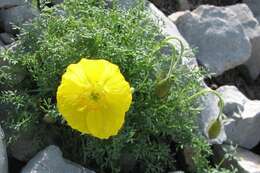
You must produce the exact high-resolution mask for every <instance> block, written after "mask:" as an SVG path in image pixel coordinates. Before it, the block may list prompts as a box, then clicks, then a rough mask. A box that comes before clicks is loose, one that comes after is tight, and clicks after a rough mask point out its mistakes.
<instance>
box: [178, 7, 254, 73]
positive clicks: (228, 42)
mask: <svg viewBox="0 0 260 173" xmlns="http://www.w3.org/2000/svg"><path fill="white" fill-rule="evenodd" d="M175 23H176V25H177V27H178V29H179V31H180V33H181V34H182V35H183V36H184V38H185V39H186V40H187V41H188V43H189V44H190V45H191V46H193V47H195V48H198V53H197V55H196V57H197V60H198V62H199V63H200V64H202V65H203V66H205V67H206V68H207V69H209V71H210V72H211V73H212V75H214V76H218V75H221V74H223V73H224V72H225V71H227V70H229V69H232V68H234V67H236V66H238V65H241V64H244V63H245V62H246V61H247V60H248V59H249V57H250V56H251V43H250V41H249V38H248V37H247V36H246V34H245V33H244V30H243V26H242V24H241V22H240V21H239V19H237V18H236V14H235V13H234V12H233V11H232V10H231V9H228V8H226V7H215V6H210V5H202V6H199V7H198V8H197V9H195V10H194V11H193V12H186V13H184V14H183V15H182V16H179V17H178V19H177V21H176V22H175Z"/></svg>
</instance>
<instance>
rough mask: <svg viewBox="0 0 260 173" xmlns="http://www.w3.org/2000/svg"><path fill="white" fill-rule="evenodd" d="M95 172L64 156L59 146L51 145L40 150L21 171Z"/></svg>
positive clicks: (39, 172) (23, 172) (30, 172)
mask: <svg viewBox="0 0 260 173" xmlns="http://www.w3.org/2000/svg"><path fill="white" fill-rule="evenodd" d="M47 172H48V173H95V172H94V171H91V170H89V169H86V168H84V167H82V166H80V165H78V164H76V163H73V162H71V161H69V160H66V159H64V158H63V157H62V152H61V151H60V149H59V148H58V147H57V146H54V145H51V146H49V147H47V148H45V149H44V150H43V151H41V152H39V153H38V154H37V155H36V156H35V157H34V158H33V159H31V160H30V161H29V162H28V164H27V165H26V166H25V167H24V168H23V169H22V172H21V173H47Z"/></svg>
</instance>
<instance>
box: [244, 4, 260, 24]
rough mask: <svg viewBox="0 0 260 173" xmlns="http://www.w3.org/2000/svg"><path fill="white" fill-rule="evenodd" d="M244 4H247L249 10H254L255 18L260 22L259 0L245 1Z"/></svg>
mask: <svg viewBox="0 0 260 173" xmlns="http://www.w3.org/2000/svg"><path fill="white" fill-rule="evenodd" d="M243 3H246V4H247V5H248V6H249V8H250V9H251V10H252V12H253V14H254V16H255V17H256V18H257V20H258V21H259V22H260V1H259V0H243Z"/></svg>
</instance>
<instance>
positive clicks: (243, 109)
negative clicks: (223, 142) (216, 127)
mask: <svg viewBox="0 0 260 173" xmlns="http://www.w3.org/2000/svg"><path fill="white" fill-rule="evenodd" d="M217 91H218V92H219V93H220V94H221V95H222V97H223V99H224V102H225V104H224V113H225V115H226V116H227V117H228V118H229V119H230V120H229V121H228V123H226V124H225V132H226V135H227V138H228V140H230V141H232V143H234V144H237V145H239V146H241V147H244V148H247V149H251V148H253V147H254V146H256V145H257V144H258V143H259V142H260V134H259V131H260V126H259V124H260V101H259V100H249V99H248V98H247V97H245V96H244V95H243V94H242V93H241V92H240V91H239V90H238V89H237V88H236V87H234V86H222V87H220V88H219V89H218V90H217Z"/></svg>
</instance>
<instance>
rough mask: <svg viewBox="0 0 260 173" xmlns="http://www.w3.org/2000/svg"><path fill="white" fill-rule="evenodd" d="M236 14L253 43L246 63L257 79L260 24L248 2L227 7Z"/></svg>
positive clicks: (259, 72)
mask: <svg viewBox="0 0 260 173" xmlns="http://www.w3.org/2000/svg"><path fill="white" fill-rule="evenodd" d="M227 8H228V9H230V10H232V11H233V12H234V13H235V14H236V16H235V17H236V18H237V19H238V20H239V21H240V22H241V24H242V26H243V29H244V32H245V34H246V36H247V37H248V38H249V39H250V42H251V45H252V54H251V57H250V59H249V60H248V61H247V62H246V63H245V65H246V66H247V67H248V70H249V72H250V75H251V77H252V79H256V78H257V76H258V75H259V74H260V25H259V22H258V21H257V20H256V18H255V17H254V15H253V13H252V12H251V10H250V9H249V8H248V6H247V5H246V4H237V5H232V6H229V7H227Z"/></svg>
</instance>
